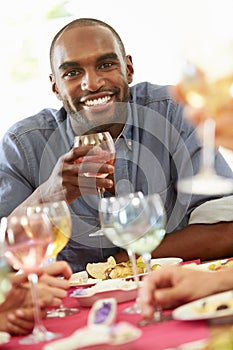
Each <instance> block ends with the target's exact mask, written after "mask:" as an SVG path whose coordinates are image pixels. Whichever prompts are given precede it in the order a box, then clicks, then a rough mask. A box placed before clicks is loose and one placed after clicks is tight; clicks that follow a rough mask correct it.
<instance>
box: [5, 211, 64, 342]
mask: <svg viewBox="0 0 233 350" xmlns="http://www.w3.org/2000/svg"><path fill="white" fill-rule="evenodd" d="M52 235H53V229H52V225H51V224H50V222H49V220H48V218H47V216H46V215H44V214H43V213H41V212H40V213H32V214H31V215H30V216H27V215H20V216H12V217H11V218H10V219H9V220H8V222H7V231H6V234H5V245H6V248H5V256H6V258H7V260H8V261H9V263H10V264H11V266H12V267H13V269H15V270H23V272H24V273H25V274H26V275H27V277H28V281H29V283H30V287H31V292H32V300H33V306H34V318H35V326H34V329H33V331H32V333H31V334H30V335H28V336H26V337H24V338H22V339H21V340H20V341H19V342H20V343H21V344H34V343H39V342H42V341H48V340H52V339H55V338H57V337H59V336H61V334H58V333H53V332H50V331H48V330H47V329H46V328H45V326H44V325H43V323H42V320H41V317H40V310H39V304H38V297H37V284H38V275H37V271H38V269H39V268H40V266H41V265H42V264H43V263H44V261H45V259H46V252H47V248H48V245H49V244H50V242H51V240H52Z"/></svg>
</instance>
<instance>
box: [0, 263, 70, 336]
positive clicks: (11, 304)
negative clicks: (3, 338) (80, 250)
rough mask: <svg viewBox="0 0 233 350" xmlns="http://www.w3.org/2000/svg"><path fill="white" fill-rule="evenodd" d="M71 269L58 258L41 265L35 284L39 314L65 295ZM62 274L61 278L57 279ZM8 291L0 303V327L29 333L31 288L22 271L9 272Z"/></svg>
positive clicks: (32, 323)
mask: <svg viewBox="0 0 233 350" xmlns="http://www.w3.org/2000/svg"><path fill="white" fill-rule="evenodd" d="M71 274H72V271H71V269H70V267H69V265H68V264H67V263H66V262H65V261H58V262H55V263H53V264H51V265H48V266H46V267H45V268H42V269H41V271H40V277H39V284H38V299H39V305H40V310H41V317H42V318H43V317H45V316H46V312H47V309H48V308H49V307H58V306H59V305H60V304H61V302H62V299H63V298H64V297H66V295H67V292H66V290H67V289H68V288H69V282H68V280H69V278H70V276H71ZM60 276H63V277H64V278H59V277H60ZM9 278H10V280H11V284H12V288H11V291H10V292H9V294H8V295H7V297H6V300H5V301H4V303H2V304H1V305H0V316H1V317H0V330H4V331H6V332H9V333H10V334H17V335H23V334H27V333H30V332H31V331H32V329H33V326H34V313H33V305H32V298H31V291H30V288H29V284H28V282H27V276H26V275H25V274H18V275H15V274H10V276H9Z"/></svg>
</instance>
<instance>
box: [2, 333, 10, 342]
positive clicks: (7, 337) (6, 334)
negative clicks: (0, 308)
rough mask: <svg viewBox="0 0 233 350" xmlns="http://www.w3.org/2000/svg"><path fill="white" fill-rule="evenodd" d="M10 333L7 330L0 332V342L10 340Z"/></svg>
mask: <svg viewBox="0 0 233 350" xmlns="http://www.w3.org/2000/svg"><path fill="white" fill-rule="evenodd" d="M10 337H11V336H10V334H9V333H7V332H0V344H6V343H8V342H9V341H10Z"/></svg>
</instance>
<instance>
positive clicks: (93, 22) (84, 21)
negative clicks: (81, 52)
mask: <svg viewBox="0 0 233 350" xmlns="http://www.w3.org/2000/svg"><path fill="white" fill-rule="evenodd" d="M76 26H80V27H85V26H86V27H88V26H102V27H105V28H108V29H109V30H110V31H111V32H112V33H113V35H114V37H115V38H116V40H117V42H118V44H119V46H120V50H121V53H122V55H123V56H125V55H126V53H125V47H124V44H123V42H122V40H121V38H120V36H119V34H118V33H117V32H116V31H115V29H113V28H112V27H111V26H110V25H109V24H107V23H105V22H103V21H100V20H98V19H95V18H77V19H75V20H73V21H72V22H70V23H68V24H66V25H65V26H64V27H63V28H62V29H60V30H59V32H58V33H57V34H56V35H55V37H54V38H53V40H52V43H51V46H50V54H49V57H50V66H51V69H52V70H53V63H52V61H53V52H54V46H55V43H56V41H57V39H58V38H59V37H60V35H61V34H62V33H63V32H64V31H65V30H66V29H69V28H72V27H76Z"/></svg>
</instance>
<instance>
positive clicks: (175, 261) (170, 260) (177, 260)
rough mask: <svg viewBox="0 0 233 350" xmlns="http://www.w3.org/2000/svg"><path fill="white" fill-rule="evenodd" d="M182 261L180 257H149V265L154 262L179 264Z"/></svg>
mask: <svg viewBox="0 0 233 350" xmlns="http://www.w3.org/2000/svg"><path fill="white" fill-rule="evenodd" d="M182 262H183V259H181V258H173V257H172V258H158V259H151V263H150V265H151V266H153V265H155V264H159V265H161V266H167V265H179V264H181V263H182Z"/></svg>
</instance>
